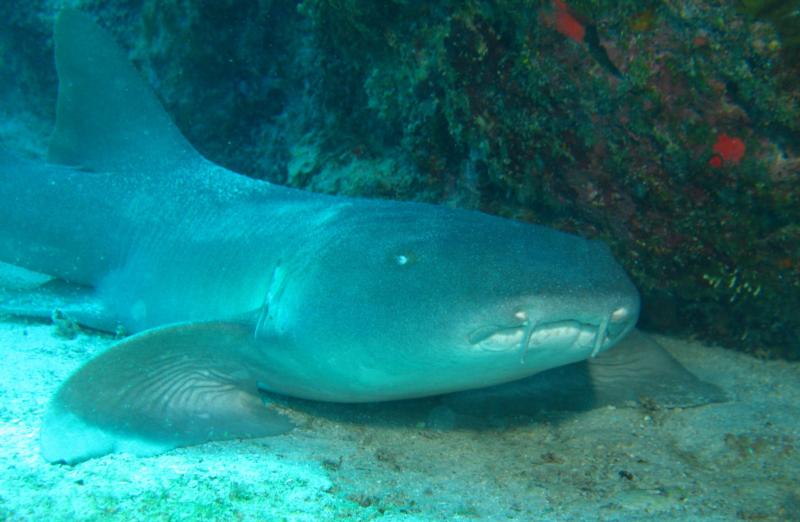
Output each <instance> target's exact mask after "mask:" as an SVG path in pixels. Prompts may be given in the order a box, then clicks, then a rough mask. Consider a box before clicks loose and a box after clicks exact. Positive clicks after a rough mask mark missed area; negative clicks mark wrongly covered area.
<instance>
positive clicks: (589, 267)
mask: <svg viewBox="0 0 800 522" xmlns="http://www.w3.org/2000/svg"><path fill="white" fill-rule="evenodd" d="M320 234H322V235H324V239H323V238H322V237H321V236H320ZM311 236H313V237H311V238H309V239H308V242H309V247H308V248H298V249H297V252H298V253H299V254H298V255H297V256H296V257H295V258H294V259H293V260H291V261H290V262H289V263H287V264H286V275H285V277H284V278H282V282H281V285H280V287H281V288H280V291H279V292H273V299H272V302H271V303H270V305H269V309H270V317H271V321H272V331H273V332H276V333H277V334H278V335H279V336H282V337H283V339H284V340H285V341H286V346H285V348H283V349H282V350H267V351H268V352H270V355H269V357H271V358H272V360H271V363H270V364H271V365H273V366H274V367H279V368H281V372H280V373H281V375H291V374H292V373H293V372H298V373H301V374H302V375H303V376H304V377H305V378H304V379H297V378H292V379H288V380H285V381H284V382H283V383H282V384H279V385H278V386H274V385H271V386H270V388H272V389H274V390H275V391H281V392H284V393H289V394H291V395H295V396H303V397H306V398H312V399H324V400H334V401H346V402H349V401H374V400H386V399H395V398H407V397H413V396H424V395H430V394H435V393H445V392H449V391H453V390H460V389H465V388H478V387H482V386H488V385H492V384H498V383H502V382H507V381H511V380H515V379H519V378H523V377H526V376H528V375H531V374H534V373H537V372H539V371H543V370H546V369H549V368H553V367H556V366H561V365H564V364H569V363H572V362H576V361H579V360H582V359H586V358H588V357H591V356H593V355H595V354H597V353H599V352H601V351H603V350H606V349H608V348H610V347H611V346H613V345H614V344H615V343H616V342H617V341H619V340H620V339H621V338H622V337H623V336H625V334H627V332H628V331H630V330H631V328H633V326H634V325H635V323H636V320H637V318H638V314H639V296H638V293H637V291H636V289H635V287H634V286H633V284H632V283H631V281H630V279H629V278H628V276H627V275H626V274H625V272H624V270H623V269H622V267H621V266H620V265H619V264H618V263H617V262H616V261H615V260H614V258H613V256H612V255H611V253H610V251H609V250H608V248H607V247H606V246H605V245H604V244H603V243H600V242H598V241H589V240H586V239H583V238H580V237H577V236H574V235H570V234H565V233H562V232H558V231H556V230H552V229H549V228H545V227H539V226H535V225H529V224H524V223H519V222H515V221H511V220H506V219H502V218H497V217H492V216H488V215H485V214H481V213H478V212H469V211H459V210H453V209H446V208H442V207H432V206H428V205H420V204H410V203H393V204H388V203H387V202H367V203H364V202H359V204H358V205H354V206H353V207H345V208H344V209H342V210H341V211H340V212H339V213H338V215H337V216H336V217H335V218H333V219H332V220H331V221H330V222H328V223H327V224H326V226H325V229H324V231H322V232H319V233H317V234H316V235H314V234H311ZM275 352H278V354H277V355H276V353H275ZM292 360H294V361H297V362H296V363H292V362H291V361H292ZM287 361H289V362H287ZM299 361H302V362H303V363H302V364H300V363H299ZM293 364H294V368H292V365H293ZM309 374H316V376H315V377H314V378H313V379H311V382H315V383H318V384H319V386H317V387H314V388H313V389H312V388H304V389H298V387H297V383H299V382H309V379H308V375H309ZM277 380H278V381H280V380H281V379H277Z"/></svg>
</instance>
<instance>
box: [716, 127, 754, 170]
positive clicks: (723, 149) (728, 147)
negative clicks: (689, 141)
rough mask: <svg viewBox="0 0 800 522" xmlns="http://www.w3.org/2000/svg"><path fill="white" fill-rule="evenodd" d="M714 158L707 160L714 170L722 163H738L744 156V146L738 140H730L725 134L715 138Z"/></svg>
mask: <svg viewBox="0 0 800 522" xmlns="http://www.w3.org/2000/svg"><path fill="white" fill-rule="evenodd" d="M713 150H714V153H715V154H714V156H712V157H711V159H710V160H708V164H709V165H711V166H712V167H714V168H719V167H721V166H722V165H723V164H724V163H733V164H734V165H735V164H737V163H739V162H740V161H741V160H742V157H743V156H744V151H745V145H744V142H743V141H742V140H741V139H740V138H732V137H730V136H728V135H727V134H720V135H719V136H717V141H716V143H714V149H713Z"/></svg>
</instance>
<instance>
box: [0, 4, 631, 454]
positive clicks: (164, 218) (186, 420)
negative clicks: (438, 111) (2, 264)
mask: <svg viewBox="0 0 800 522" xmlns="http://www.w3.org/2000/svg"><path fill="white" fill-rule="evenodd" d="M55 43H56V65H57V69H58V73H59V79H60V87H59V101H58V110H57V126H56V130H55V133H54V135H53V138H52V143H51V149H50V157H49V161H48V162H44V161H28V160H22V159H16V158H14V157H12V156H9V155H3V156H2V158H0V180H1V181H2V183H0V187H2V188H0V201H2V203H3V204H2V207H1V209H0V240H2V241H0V259H2V260H5V261H7V262H10V263H13V264H16V265H19V266H23V267H26V268H29V269H32V270H35V271H39V272H42V273H46V274H49V275H51V276H53V277H54V278H56V279H57V280H58V281H60V282H67V283H68V284H69V287H70V288H71V289H72V290H71V291H72V292H73V294H72V295H73V305H72V306H71V308H70V305H69V304H68V303H65V304H64V307H65V311H66V312H67V313H69V314H70V315H73V316H74V317H75V318H76V319H77V320H79V321H80V322H81V323H83V324H86V325H89V326H92V327H95V328H98V329H101V330H106V331H114V330H117V329H119V328H124V330H125V331H127V332H131V333H134V334H135V335H133V336H132V337H130V338H128V339H125V340H124V341H122V342H120V343H119V344H118V345H116V346H114V347H112V348H111V349H109V350H108V351H107V352H105V353H104V354H102V355H100V356H99V357H97V358H96V359H94V360H92V361H90V362H89V363H87V364H86V365H85V366H83V367H82V368H80V369H79V370H78V371H77V372H76V373H75V374H74V375H73V376H72V377H71V378H70V379H69V380H68V381H67V382H66V383H65V384H64V385H63V386H62V387H61V389H60V390H59V392H58V393H57V395H56V396H55V398H54V399H53V401H52V404H51V407H50V411H49V413H48V414H47V417H46V419H45V422H44V425H43V427H42V433H41V443H42V453H43V455H44V457H45V458H46V459H47V460H50V461H54V462H57V461H63V462H70V463H71V462H78V461H80V460H85V459H86V458H91V457H93V456H98V455H102V454H105V453H109V452H114V451H129V452H134V453H137V454H152V453H157V452H160V451H164V450H165V449H169V448H172V447H175V446H180V445H187V444H193V443H198V442H203V441H206V440H212V439H222V438H233V437H252V436H262V435H269V434H276V433H282V432H284V431H286V430H288V429H289V428H290V427H291V423H289V422H288V421H287V420H286V419H285V418H284V417H283V416H282V415H281V414H279V413H278V412H277V411H275V410H274V409H272V408H270V407H267V406H264V404H263V402H262V400H261V398H260V396H259V393H260V391H267V392H274V393H278V394H283V395H288V396H292V397H299V398H304V399H313V400H323V401H335V402H366V401H382V400H394V399H405V398H412V397H421V396H428V395H434V394H442V393H448V392H457V391H460V390H469V389H475V388H483V387H488V386H493V385H499V384H502V383H506V382H510V381H514V380H517V379H522V378H525V377H528V376H530V375H533V374H536V373H538V372H542V371H544V370H547V369H550V368H554V367H559V366H563V365H567V364H571V363H575V362H578V361H582V360H585V359H587V358H589V357H592V356H595V355H597V354H601V353H602V352H604V351H605V350H607V349H609V348H611V347H612V346H614V345H615V344H616V343H618V342H619V341H620V340H622V339H623V338H624V337H625V336H626V334H627V333H628V332H629V331H631V329H632V328H633V327H634V325H635V322H636V319H637V317H638V312H639V297H638V293H637V291H636V289H635V287H634V285H633V284H632V283H631V281H630V280H629V278H628V277H627V275H626V274H625V272H624V270H623V269H622V268H621V267H620V265H619V264H618V263H617V262H616V261H615V260H614V259H613V257H612V255H611V254H610V252H609V250H608V248H607V247H606V246H605V245H603V244H602V243H600V242H596V241H589V240H586V239H583V238H580V237H577V236H573V235H569V234H565V233H562V232H558V231H556V230H552V229H549V228H545V227H540V226H535V225H530V224H523V223H519V222H514V221H510V220H505V219H501V218H497V217H492V216H489V215H485V214H482V213H478V212H469V211H463V210H454V209H447V208H443V207H436V206H431V205H424V204H416V203H400V202H389V201H376V200H366V199H364V200H362V199H350V198H342V197H333V196H325V195H319V194H312V193H308V192H304V191H299V190H294V189H289V188H285V187H280V186H276V185H272V184H269V183H265V182H261V181H256V180H252V179H249V178H246V177H244V176H241V175H238V174H236V173H234V172H231V171H228V170H226V169H224V168H222V167H220V166H218V165H216V164H214V163H212V162H210V161H208V160H206V159H205V158H203V157H202V156H201V155H200V154H199V153H197V152H196V151H195V149H194V148H193V147H192V146H191V145H190V144H189V143H188V142H187V141H186V140H185V139H184V138H183V136H182V135H181V134H180V132H179V131H178V130H177V128H176V127H175V126H174V125H173V124H172V122H171V121H170V120H169V117H168V116H167V115H166V113H165V112H164V111H163V109H162V108H161V107H160V105H159V103H158V102H157V100H156V99H155V97H154V96H153V94H152V93H151V92H150V90H149V88H148V87H147V86H146V85H145V84H144V83H143V81H142V80H141V79H140V77H139V76H138V73H137V72H136V71H135V70H134V69H133V67H132V66H131V65H130V64H129V63H128V61H127V60H126V58H125V56H124V55H123V53H122V52H121V51H120V50H119V49H118V47H117V46H116V45H115V43H114V42H113V41H112V40H111V39H110V37H109V36H108V35H106V34H105V33H104V32H103V31H102V30H101V29H100V28H99V27H98V26H97V25H96V24H95V23H94V22H93V21H92V20H91V19H90V18H89V17H87V16H86V15H84V14H81V13H79V12H76V11H71V10H67V11H64V12H62V13H61V14H60V15H59V17H58V19H57V22H56V29H55ZM43 291H47V290H46V289H45V290H43ZM75 296H79V297H80V298H78V299H75ZM87 296H88V298H87V299H83V298H84V297H87ZM43 302H48V301H43ZM87 302H89V303H91V304H90V305H86V303H87ZM7 308H8V307H7ZM49 312H50V310H49V309H47V310H42V311H41V313H42V314H49ZM598 359H601V358H598Z"/></svg>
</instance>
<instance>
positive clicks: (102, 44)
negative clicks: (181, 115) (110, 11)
mask: <svg viewBox="0 0 800 522" xmlns="http://www.w3.org/2000/svg"><path fill="white" fill-rule="evenodd" d="M54 38H55V54H56V69H57V70H58V78H59V86H58V108H57V112H56V129H55V132H54V133H53V137H52V138H51V141H50V151H49V159H50V161H52V162H55V163H63V164H67V165H73V166H81V167H85V168H89V169H92V170H98V171H123V172H132V171H154V170H161V171H164V170H170V169H174V168H175V167H177V166H179V165H186V164H187V163H194V162H200V161H202V160H203V158H202V156H200V154H199V153H198V152H197V151H196V150H195V149H194V147H192V145H191V144H190V143H189V142H188V141H187V140H186V138H184V137H183V135H182V134H181V133H180V131H179V130H178V128H177V127H176V126H175V124H174V123H172V120H170V118H169V116H168V115H167V113H166V112H165V111H164V108H163V107H162V106H161V104H160V103H159V101H158V100H157V99H156V97H155V95H154V94H153V92H152V91H151V89H150V87H149V86H148V85H147V84H146V83H145V82H144V80H143V79H142V77H141V76H140V75H139V73H138V72H137V71H136V69H134V67H133V65H131V63H130V62H129V61H128V58H127V57H126V56H125V55H124V54H123V52H122V50H121V49H120V48H119V47H118V46H117V44H116V43H115V42H114V41H113V40H112V39H111V37H110V36H109V35H108V34H106V33H105V32H104V31H103V30H102V29H101V28H100V27H98V25H97V24H96V23H95V22H94V20H92V19H91V18H90V17H89V16H88V15H86V14H84V13H81V12H79V11H74V10H71V9H65V10H63V11H61V13H59V15H58V17H57V19H56V23H55V34H54Z"/></svg>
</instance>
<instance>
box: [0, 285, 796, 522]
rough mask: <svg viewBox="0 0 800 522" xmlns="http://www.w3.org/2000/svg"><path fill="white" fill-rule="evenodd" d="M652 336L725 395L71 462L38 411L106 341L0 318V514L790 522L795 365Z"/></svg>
mask: <svg viewBox="0 0 800 522" xmlns="http://www.w3.org/2000/svg"><path fill="white" fill-rule="evenodd" d="M6 277H10V276H8V275H6ZM8 281H9V280H8V279H6V281H5V282H4V281H3V280H2V278H0V283H3V284H0V288H2V287H3V285H5V286H6V287H7V286H8V285H9V282H8ZM0 297H2V294H1V293H0ZM657 339H658V340H659V341H660V342H661V343H662V344H663V345H664V346H666V347H667V348H668V349H669V351H670V352H671V353H672V354H673V355H674V356H676V357H677V358H678V359H679V360H680V361H681V362H683V363H684V365H685V366H686V367H687V368H689V369H690V370H691V371H693V372H694V373H695V374H697V375H698V376H700V377H702V378H703V379H705V380H708V381H710V382H713V383H715V384H717V385H719V386H721V387H722V388H723V389H724V390H725V391H726V392H727V393H728V395H729V396H730V398H731V400H730V401H729V402H726V403H721V404H713V405H708V406H703V407H698V408H691V409H682V410H680V409H679V410H661V409H643V408H641V407H640V408H628V409H626V408H602V409H597V410H593V411H589V412H584V413H566V412H552V413H547V414H543V415H538V416H537V417H536V418H524V417H521V418H520V417H514V418H492V419H486V423H485V425H484V426H483V427H482V428H481V427H473V428H454V429H446V428H445V429H442V428H439V427H437V426H439V425H441V424H442V423H441V422H439V421H437V422H435V423H433V425H432V423H431V419H435V418H436V416H437V415H438V416H441V415H442V413H441V410H437V413H436V414H434V415H433V416H432V414H431V411H430V408H429V407H428V406H425V404H424V403H422V404H420V403H417V405H409V404H405V405H397V404H394V405H372V406H358V407H356V406H348V407H343V406H333V405H316V406H314V405H311V406H308V407H307V408H304V411H303V412H298V413H296V414H295V419H296V420H297V421H298V423H299V427H298V428H297V429H295V430H294V431H293V432H291V433H289V434H287V435H282V436H278V437H272V438H264V439H257V440H243V441H226V442H213V443H208V444H205V445H202V446H195V447H189V448H180V449H176V450H173V451H170V452H168V453H166V454H163V455H160V456H156V457H149V458H137V457H134V456H129V455H110V456H106V457H103V458H98V459H94V460H90V461H88V462H84V463H82V464H79V465H76V466H74V467H70V466H64V465H51V464H48V463H46V462H45V461H44V460H43V459H42V458H41V457H40V455H39V453H38V445H37V436H38V432H39V424H40V421H41V419H42V416H43V413H44V411H45V408H46V406H47V403H48V400H49V398H50V397H51V395H52V394H53V393H54V392H55V390H56V389H57V387H58V386H59V383H61V382H63V381H64V380H65V379H66V377H67V376H68V375H69V374H70V372H72V371H73V370H75V369H76V368H77V367H78V366H79V365H81V364H82V363H83V362H85V361H87V360H88V359H90V358H91V357H92V356H94V355H96V354H97V353H99V352H100V351H102V350H104V349H105V348H107V347H108V346H110V345H111V344H112V343H113V342H114V341H113V339H111V338H109V337H106V336H102V335H99V334H96V333H92V332H85V331H84V332H81V333H80V334H79V335H78V336H77V337H76V338H74V339H65V338H63V337H60V336H59V335H57V332H56V330H55V328H54V327H53V326H52V325H50V324H45V323H41V322H31V321H21V320H15V319H10V318H6V319H5V320H3V321H2V322H0V361H2V364H0V434H1V435H2V439H1V440H2V445H1V446H0V520H31V521H40V520H48V521H57V520H148V521H150V520H226V521H227V520H265V521H272V520H303V521H324V520H409V521H410V520H696V521H700V520H708V521H711V520H800V480H798V479H800V448H798V445H800V365H798V364H790V363H786V362H767V361H760V360H756V359H754V358H752V357H750V356H747V355H744V354H741V353H736V352H733V351H730V350H725V349H722V348H714V347H708V346H702V345H700V344H697V343H694V342H686V341H679V340H674V339H669V338H661V337H658V338H657ZM445 416H446V414H445ZM444 424H446V423H444Z"/></svg>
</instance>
